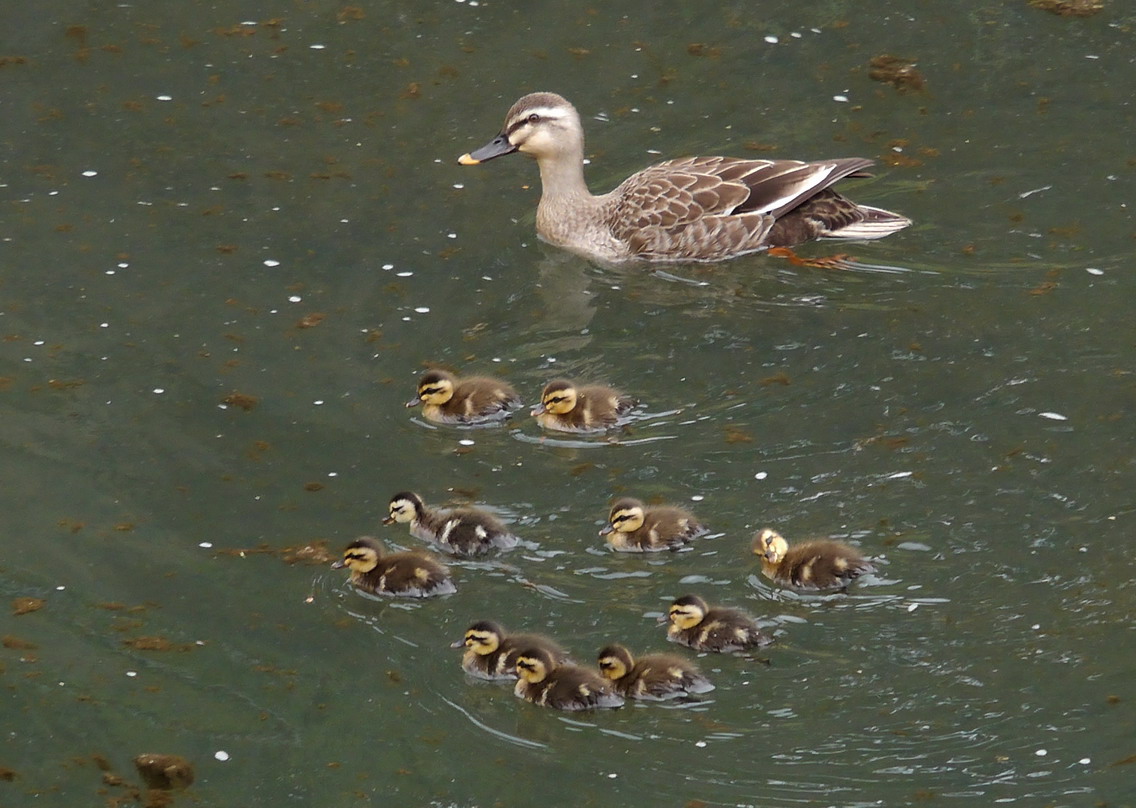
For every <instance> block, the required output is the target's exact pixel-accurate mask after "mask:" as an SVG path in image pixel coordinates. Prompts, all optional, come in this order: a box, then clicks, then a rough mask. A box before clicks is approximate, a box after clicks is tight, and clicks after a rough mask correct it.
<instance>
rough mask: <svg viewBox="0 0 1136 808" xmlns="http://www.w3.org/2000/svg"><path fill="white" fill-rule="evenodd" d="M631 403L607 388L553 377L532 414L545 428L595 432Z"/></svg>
mask: <svg viewBox="0 0 1136 808" xmlns="http://www.w3.org/2000/svg"><path fill="white" fill-rule="evenodd" d="M634 406H635V399H633V398H631V397H630V396H625V395H624V394H623V393H620V392H619V391H618V390H613V389H612V388H610V387H605V386H603V385H586V386H577V385H576V384H575V383H574V382H570V381H568V380H567V379H556V380H554V381H551V382H549V383H548V384H547V385H545V387H544V391H543V392H542V393H541V394H540V403H539V404H537V405H536V407H534V408H533V411H532V414H533V417H534V418H536V420H537V423H539V424H540V425H541V426H542V427H544V428H545V429H557V430H560V431H561V432H598V431H601V430H604V429H610V428H611V427H613V426H616V425H617V424H618V423H619V419H620V418H621V417H622V416H623V415H624V414H626V413H627V411H628V410H630V409H631V408H632V407H634Z"/></svg>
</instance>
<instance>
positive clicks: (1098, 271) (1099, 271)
mask: <svg viewBox="0 0 1136 808" xmlns="http://www.w3.org/2000/svg"><path fill="white" fill-rule="evenodd" d="M1085 272H1088V273H1089V274H1090V275H1103V274H1104V270H1103V269H1097V268H1096V267H1085Z"/></svg>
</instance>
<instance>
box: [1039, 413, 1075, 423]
mask: <svg viewBox="0 0 1136 808" xmlns="http://www.w3.org/2000/svg"><path fill="white" fill-rule="evenodd" d="M1038 416H1039V417H1041V418H1048V419H1049V420H1050V421H1068V420H1069V419H1068V418H1066V417H1065V416H1064V415H1062V414H1061V413H1059V412H1039V413H1038Z"/></svg>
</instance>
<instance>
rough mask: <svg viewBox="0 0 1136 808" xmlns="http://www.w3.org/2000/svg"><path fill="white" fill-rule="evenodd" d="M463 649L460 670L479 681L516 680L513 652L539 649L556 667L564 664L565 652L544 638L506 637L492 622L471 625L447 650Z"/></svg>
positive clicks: (505, 633)
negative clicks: (544, 652) (546, 654)
mask: <svg viewBox="0 0 1136 808" xmlns="http://www.w3.org/2000/svg"><path fill="white" fill-rule="evenodd" d="M463 646H464V647H465V649H466V650H465V654H463V655H462V668H463V669H464V670H465V672H466V673H468V674H470V675H471V676H476V677H478V678H479V679H516V678H517V652H518V651H522V650H524V649H532V648H540V649H543V650H544V651H547V652H548V653H549V655H551V657H552V660H553V662H555V663H556V664H557V665H562V664H564V663H565V662H567V661H568V652H567V651H565V650H564V649H563V648H561V647H560V646H559V645H557V644H556V642H555V641H553V640H550V639H549V638H548V637H543V636H541V635H540V634H509V633H507V632H506V631H505V629H504V628H502V627H501V625H500V624H499V623H495V622H493V621H492V620H480V621H478V622H476V623H474V624H473V625H472V626H470V627H469V628H467V629H466V630H465V636H463V637H462V638H461V639H460V640H458V641H457V642H455V643H453V644H452V645H451V646H450V647H451V648H461V647H463Z"/></svg>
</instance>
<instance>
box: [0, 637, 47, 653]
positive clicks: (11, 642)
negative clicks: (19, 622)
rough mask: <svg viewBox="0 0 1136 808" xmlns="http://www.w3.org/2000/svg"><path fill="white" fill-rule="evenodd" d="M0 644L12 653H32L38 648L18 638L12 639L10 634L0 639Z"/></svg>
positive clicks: (32, 643)
mask: <svg viewBox="0 0 1136 808" xmlns="http://www.w3.org/2000/svg"><path fill="white" fill-rule="evenodd" d="M0 644H3V646H4V647H5V648H11V649H12V650H14V651H34V650H36V649H37V648H39V646H38V645H36V644H35V643H34V642H30V641H28V640H21V639H20V638H19V637H13V636H12V635H11V634H5V635H4V636H3V637H0Z"/></svg>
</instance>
